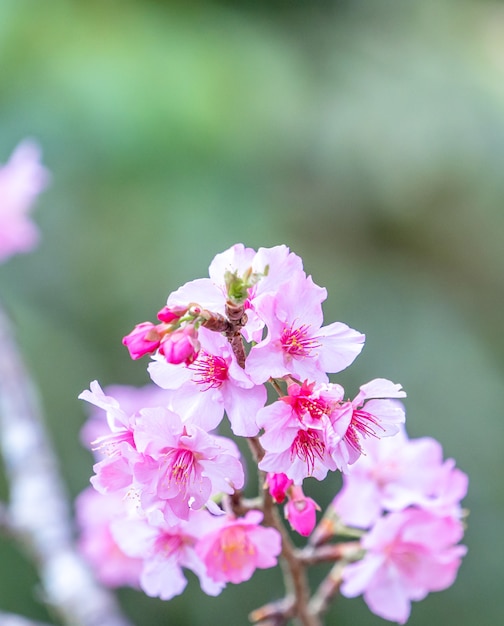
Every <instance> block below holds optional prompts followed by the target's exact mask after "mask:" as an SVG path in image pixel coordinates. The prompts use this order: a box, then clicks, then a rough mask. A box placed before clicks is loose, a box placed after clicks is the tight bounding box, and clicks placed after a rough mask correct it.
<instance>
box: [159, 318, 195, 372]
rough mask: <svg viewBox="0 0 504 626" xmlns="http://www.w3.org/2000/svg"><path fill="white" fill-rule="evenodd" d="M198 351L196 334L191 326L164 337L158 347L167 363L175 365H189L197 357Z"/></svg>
mask: <svg viewBox="0 0 504 626" xmlns="http://www.w3.org/2000/svg"><path fill="white" fill-rule="evenodd" d="M199 350H200V343H199V341H198V332H197V331H196V329H195V328H194V326H192V325H188V326H184V327H183V328H179V329H178V330H175V331H174V332H172V333H169V334H167V335H165V337H164V338H163V341H162V343H161V345H160V346H159V352H160V353H161V354H162V355H164V357H165V359H166V360H167V361H168V363H173V364H176V365H178V364H179V363H185V364H186V365H190V364H191V363H192V362H193V361H194V359H195V358H196V357H197V356H198V352H199Z"/></svg>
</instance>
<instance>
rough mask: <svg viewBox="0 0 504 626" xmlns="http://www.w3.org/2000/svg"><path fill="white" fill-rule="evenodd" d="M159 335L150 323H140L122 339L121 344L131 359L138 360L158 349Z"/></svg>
mask: <svg viewBox="0 0 504 626" xmlns="http://www.w3.org/2000/svg"><path fill="white" fill-rule="evenodd" d="M160 341H161V335H160V334H159V332H158V330H157V327H156V326H154V324H152V323H151V322H142V323H141V324H137V325H136V326H135V328H134V329H133V330H132V331H131V332H130V333H129V335H126V337H123V340H122V343H123V345H124V346H126V347H127V348H128V350H129V353H130V356H131V358H132V359H139V358H141V357H143V356H144V355H145V354H150V353H151V352H154V351H155V350H157V349H158V348H159V343H160Z"/></svg>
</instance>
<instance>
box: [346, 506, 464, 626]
mask: <svg viewBox="0 0 504 626" xmlns="http://www.w3.org/2000/svg"><path fill="white" fill-rule="evenodd" d="M462 535H463V526H462V523H461V522H460V521H459V520H457V519H454V518H452V517H440V516H438V515H434V514H432V513H430V512H428V511H425V510H417V509H406V510H405V511H400V512H396V513H391V514H390V515H388V516H387V517H383V518H381V519H379V520H378V521H377V522H376V524H375V526H374V527H373V528H372V530H371V531H370V532H369V534H367V535H365V536H364V538H363V539H362V547H363V548H364V549H365V550H366V554H365V556H364V558H363V559H362V560H361V561H358V562H356V563H351V564H350V565H347V566H346V568H345V570H344V572H343V585H342V587H341V593H342V594H343V595H345V596H347V597H349V598H353V597H355V596H358V595H360V594H364V600H365V601H366V603H367V605H368V607H369V608H370V610H371V611H372V612H373V613H376V615H379V616H380V617H383V618H384V619H388V620H391V621H394V622H398V623H399V624H404V623H405V622H406V621H407V619H408V617H409V614H410V609H411V601H412V600H422V599H423V598H425V596H426V595H427V594H428V593H429V592H430V591H441V590H442V589H446V588H447V587H449V586H450V585H452V584H453V582H454V580H455V577H456V575H457V571H458V568H459V566H460V562H461V558H462V557H463V556H464V554H465V553H466V548H465V546H461V545H455V544H457V542H458V541H460V539H461V538H462Z"/></svg>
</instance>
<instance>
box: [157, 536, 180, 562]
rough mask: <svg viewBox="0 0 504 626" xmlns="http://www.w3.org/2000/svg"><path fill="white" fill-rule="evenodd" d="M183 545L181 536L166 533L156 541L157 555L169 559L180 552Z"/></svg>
mask: <svg viewBox="0 0 504 626" xmlns="http://www.w3.org/2000/svg"><path fill="white" fill-rule="evenodd" d="M183 543H184V542H183V540H182V537H180V536H179V535H170V534H168V533H164V534H162V535H161V536H160V537H158V539H157V540H156V554H159V553H161V554H163V556H164V557H169V556H170V555H172V554H174V553H175V552H178V551H179V550H180V548H181V547H182V546H183Z"/></svg>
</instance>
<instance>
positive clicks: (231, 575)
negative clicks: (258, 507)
mask: <svg viewBox="0 0 504 626" xmlns="http://www.w3.org/2000/svg"><path fill="white" fill-rule="evenodd" d="M262 518H263V515H262V513H261V512H260V511H249V512H248V513H247V514H246V515H245V517H240V518H233V517H228V518H227V519H225V520H224V523H223V524H222V526H221V527H220V528H219V529H217V530H214V531H213V532H210V533H209V534H207V535H205V536H204V537H202V538H201V539H200V540H199V542H198V543H197V545H196V552H197V554H198V555H199V557H200V558H201V559H202V560H203V561H204V563H205V565H206V568H207V574H208V575H209V576H210V577H211V578H213V580H216V581H222V582H231V583H241V582H243V581H245V580H249V578H251V577H252V574H253V573H254V571H255V570H256V568H258V567H259V568H261V569H267V568H269V567H274V566H275V565H276V564H277V557H278V555H279V554H280V551H281V549H282V541H281V537H280V533H279V532H278V531H277V530H276V529H275V528H265V527H264V526H260V525H259V524H260V523H261V521H262Z"/></svg>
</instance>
